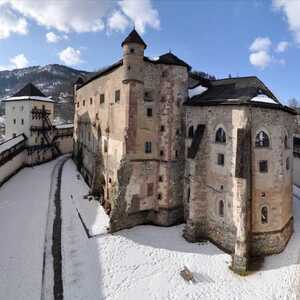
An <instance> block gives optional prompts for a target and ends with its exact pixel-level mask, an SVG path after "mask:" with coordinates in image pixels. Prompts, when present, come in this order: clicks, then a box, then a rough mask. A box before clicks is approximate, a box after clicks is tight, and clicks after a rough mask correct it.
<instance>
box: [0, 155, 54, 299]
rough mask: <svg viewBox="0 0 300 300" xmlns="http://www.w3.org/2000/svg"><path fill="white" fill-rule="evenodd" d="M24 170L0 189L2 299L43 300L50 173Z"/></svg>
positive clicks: (46, 166) (49, 170)
mask: <svg viewBox="0 0 300 300" xmlns="http://www.w3.org/2000/svg"><path fill="white" fill-rule="evenodd" d="M56 163H57V160H55V161H52V162H50V163H47V164H44V165H41V166H38V167H34V168H25V169H23V170H21V171H20V172H19V173H18V174H17V175H15V176H14V177H13V178H11V179H10V180H9V181H8V182H7V183H5V184H4V185H3V186H2V187H1V188H0V299H5V300H18V299H20V300H21V299H22V300H23V299H30V300H34V299H40V298H41V284H42V268H43V252H44V240H45V228H46V220H47V211H48V202H49V201H48V197H49V190H50V182H51V173H52V170H53V168H54V166H55V164H56Z"/></svg>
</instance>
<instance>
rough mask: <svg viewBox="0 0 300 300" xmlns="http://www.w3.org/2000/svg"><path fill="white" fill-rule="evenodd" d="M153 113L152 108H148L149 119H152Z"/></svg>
mask: <svg viewBox="0 0 300 300" xmlns="http://www.w3.org/2000/svg"><path fill="white" fill-rule="evenodd" d="M152 115H153V112H152V108H147V117H152Z"/></svg>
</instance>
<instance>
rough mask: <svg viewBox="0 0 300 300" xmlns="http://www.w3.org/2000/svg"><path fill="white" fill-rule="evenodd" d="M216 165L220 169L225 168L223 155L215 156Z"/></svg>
mask: <svg viewBox="0 0 300 300" xmlns="http://www.w3.org/2000/svg"><path fill="white" fill-rule="evenodd" d="M217 165H218V166H221V167H224V166H225V154H224V153H218V154H217Z"/></svg>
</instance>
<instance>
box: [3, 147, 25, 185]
mask: <svg viewBox="0 0 300 300" xmlns="http://www.w3.org/2000/svg"><path fill="white" fill-rule="evenodd" d="M25 160H26V150H23V151H22V152H20V153H18V154H17V155H16V156H14V157H13V158H11V159H10V160H9V161H7V162H6V163H4V164H3V165H1V166H0V186H1V185H2V184H3V183H5V182H6V181H7V180H8V179H9V178H11V177H12V176H13V175H15V174H16V173H17V172H18V171H19V170H20V169H21V168H22V167H23V166H24V162H25Z"/></svg>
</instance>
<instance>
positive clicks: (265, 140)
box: [255, 131, 270, 147]
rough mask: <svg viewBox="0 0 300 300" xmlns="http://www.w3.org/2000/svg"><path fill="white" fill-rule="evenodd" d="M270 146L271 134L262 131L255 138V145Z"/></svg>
mask: <svg viewBox="0 0 300 300" xmlns="http://www.w3.org/2000/svg"><path fill="white" fill-rule="evenodd" d="M269 146H270V139H269V136H268V135H267V134H266V133H265V132H264V131H260V132H259V133H258V134H257V135H256V138H255V147H269Z"/></svg>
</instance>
